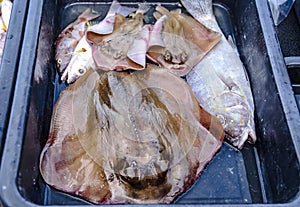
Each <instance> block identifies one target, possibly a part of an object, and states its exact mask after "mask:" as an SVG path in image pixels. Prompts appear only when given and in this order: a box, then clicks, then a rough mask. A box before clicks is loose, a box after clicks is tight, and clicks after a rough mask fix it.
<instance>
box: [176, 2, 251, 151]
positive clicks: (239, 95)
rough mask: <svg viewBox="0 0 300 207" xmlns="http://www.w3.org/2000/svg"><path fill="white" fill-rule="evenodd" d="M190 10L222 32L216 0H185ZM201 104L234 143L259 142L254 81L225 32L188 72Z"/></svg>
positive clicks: (235, 144) (236, 145) (234, 144)
mask: <svg viewBox="0 0 300 207" xmlns="http://www.w3.org/2000/svg"><path fill="white" fill-rule="evenodd" d="M181 3H182V4H183V6H184V7H185V8H186V9H187V11H188V12H189V13H190V14H191V15H192V16H193V17H194V18H195V19H196V20H198V21H199V22H201V23H202V24H204V25H205V26H206V27H208V28H210V29H212V30H214V31H217V32H220V33H222V31H221V29H220V28H219V26H218V23H217V21H216V19H215V16H214V14H213V7H212V0H181ZM186 78H187V82H188V84H189V85H190V86H191V88H192V90H193V92H194V93H195V95H196V97H197V99H198V102H199V103H200V105H201V106H202V107H203V108H204V109H205V110H207V111H208V112H210V113H212V114H214V115H216V116H217V117H218V118H219V120H220V121H221V122H222V124H223V127H224V129H225V131H226V134H227V135H228V136H227V137H228V140H229V141H230V142H231V143H232V144H233V146H235V147H237V148H238V149H241V148H242V147H243V145H244V143H245V141H246V140H249V141H251V142H255V141H256V134H255V126H254V103H253V97H252V92H251V88H250V83H249V80H248V78H247V74H246V72H245V69H244V66H243V63H242V62H241V60H240V58H239V56H238V53H237V50H236V48H234V47H233V46H232V44H230V42H228V41H227V39H226V38H225V36H224V34H223V33H222V38H221V40H220V42H219V43H218V44H217V45H216V46H215V47H214V48H213V49H212V50H211V51H210V52H209V53H208V54H207V55H206V56H205V57H204V58H203V59H202V60H201V61H200V62H199V63H198V64H197V65H196V66H195V67H194V68H193V70H192V71H191V72H190V73H189V74H188V75H187V77H186Z"/></svg>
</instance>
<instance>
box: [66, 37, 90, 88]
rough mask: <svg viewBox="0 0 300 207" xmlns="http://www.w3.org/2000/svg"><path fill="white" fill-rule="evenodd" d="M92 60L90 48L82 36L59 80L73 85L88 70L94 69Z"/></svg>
mask: <svg viewBox="0 0 300 207" xmlns="http://www.w3.org/2000/svg"><path fill="white" fill-rule="evenodd" d="M94 65H95V64H94V60H93V57H92V48H91V46H90V45H89V43H88V42H87V41H86V36H83V37H82V38H81V40H80V41H79V42H78V44H77V46H76V48H75V51H74V53H73V55H72V58H71V60H70V63H69V64H68V66H67V68H66V70H65V71H64V72H63V74H62V76H61V80H62V81H65V80H67V83H69V84H70V83H73V82H74V81H76V80H77V79H78V78H79V77H80V76H82V75H83V74H84V73H85V72H86V71H87V70H88V69H89V68H94V69H95V67H96V66H94Z"/></svg>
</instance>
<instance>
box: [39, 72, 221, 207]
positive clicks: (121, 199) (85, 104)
mask: <svg viewBox="0 0 300 207" xmlns="http://www.w3.org/2000/svg"><path fill="white" fill-rule="evenodd" d="M223 138H224V130H223V127H222V125H221V123H220V122H219V120H218V119H217V118H216V117H214V116H212V115H211V114H209V113H207V112H206V111H205V110H203V109H202V108H201V107H200V106H199V104H198V103H197V100H196V99H195V97H194V94H193V92H192V91H191V89H190V87H189V86H188V85H187V84H186V82H185V81H184V80H182V79H181V78H179V77H177V76H175V75H173V74H171V73H169V72H167V71H166V69H151V70H149V69H148V68H147V69H145V70H142V71H136V72H128V71H123V72H116V71H108V72H99V71H98V72H96V71H94V70H88V71H87V72H86V73H85V74H84V75H83V76H82V77H81V78H80V79H78V80H77V81H76V82H75V83H74V84H72V85H70V86H69V87H68V88H67V89H66V90H64V91H63V92H62V93H61V95H60V97H59V100H58V101H57V103H56V105H55V108H54V112H53V116H52V121H51V127H50V133H49V138H48V141H47V143H46V146H45V147H44V149H43V151H42V153H41V157H40V171H41V174H42V177H43V178H44V180H45V181H46V183H48V184H49V185H50V186H53V187H54V188H56V189H59V190H61V191H64V192H67V193H70V194H72V195H75V196H79V197H81V198H84V199H86V200H88V201H90V202H92V203H95V204H117V203H119V204H121V203H123V204H126V203H170V202H172V201H173V200H174V199H175V198H176V197H178V196H179V195H180V194H182V193H183V192H185V191H186V190H187V189H189V188H190V187H191V185H192V184H193V183H194V181H195V180H196V179H197V177H198V176H199V175H200V173H201V172H202V171H203V169H204V167H205V166H206V165H207V164H208V162H209V161H210V160H211V159H212V158H213V156H214V155H215V154H216V152H217V151H218V150H219V149H220V147H221V145H222V141H223Z"/></svg>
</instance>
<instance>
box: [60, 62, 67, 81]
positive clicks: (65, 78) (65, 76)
mask: <svg viewBox="0 0 300 207" xmlns="http://www.w3.org/2000/svg"><path fill="white" fill-rule="evenodd" d="M68 73H69V69H68V66H67V68H66V69H65V71H64V72H63V74H62V75H61V78H60V80H61V81H63V82H64V81H66V80H67V78H68Z"/></svg>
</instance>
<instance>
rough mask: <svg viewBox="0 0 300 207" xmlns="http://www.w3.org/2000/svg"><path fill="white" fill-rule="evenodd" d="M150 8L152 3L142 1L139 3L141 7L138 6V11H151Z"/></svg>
mask: <svg viewBox="0 0 300 207" xmlns="http://www.w3.org/2000/svg"><path fill="white" fill-rule="evenodd" d="M149 9H150V5H148V4H146V3H141V4H139V7H138V9H137V11H136V13H142V14H145V13H147V12H148V11H149Z"/></svg>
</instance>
